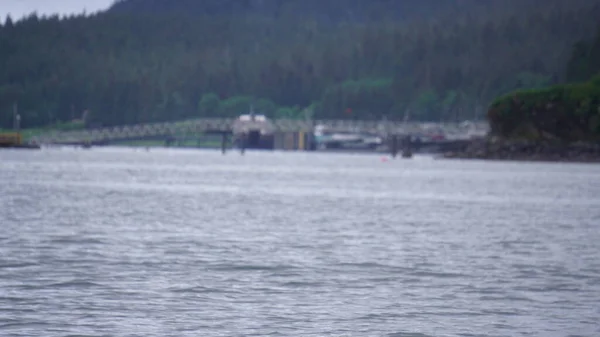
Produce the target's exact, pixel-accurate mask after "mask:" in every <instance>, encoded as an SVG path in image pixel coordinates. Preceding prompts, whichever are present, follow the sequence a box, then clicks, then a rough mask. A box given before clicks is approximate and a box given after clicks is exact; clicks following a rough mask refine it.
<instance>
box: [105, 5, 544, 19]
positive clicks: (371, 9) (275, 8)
mask: <svg viewBox="0 0 600 337" xmlns="http://www.w3.org/2000/svg"><path fill="white" fill-rule="evenodd" d="M544 2H545V1H543V0H534V1H531V0H529V1H525V3H524V2H523V1H519V0H488V1H481V0H420V1H414V0H202V1H198V0H177V1H173V0H121V1H117V2H116V3H115V4H114V5H113V6H112V7H111V9H110V12H112V13H135V14H140V13H155V14H157V13H160V14H165V13H171V14H178V15H181V14H184V15H211V16H236V15H245V16H260V17H262V18H267V19H280V18H282V17H287V18H291V19H293V20H312V19H314V20H318V21H320V22H322V23H339V22H347V21H352V22H361V21H380V20H381V19H382V18H387V19H394V20H415V19H431V18H435V17H439V16H449V15H455V14H458V13H464V12H466V11H468V12H471V13H482V12H485V11H488V10H490V9H491V8H494V9H496V10H497V9H501V8H507V7H511V6H513V5H515V4H517V3H519V6H526V7H527V6H541V5H543V3H544Z"/></svg>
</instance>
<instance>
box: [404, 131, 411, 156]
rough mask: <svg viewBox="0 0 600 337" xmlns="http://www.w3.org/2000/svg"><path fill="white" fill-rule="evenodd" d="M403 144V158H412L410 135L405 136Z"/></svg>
mask: <svg viewBox="0 0 600 337" xmlns="http://www.w3.org/2000/svg"><path fill="white" fill-rule="evenodd" d="M403 144H404V146H403V147H402V158H412V141H411V137H410V135H409V136H406V137H404V141H403Z"/></svg>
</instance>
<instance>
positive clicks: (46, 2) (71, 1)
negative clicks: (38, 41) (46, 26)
mask: <svg viewBox="0 0 600 337" xmlns="http://www.w3.org/2000/svg"><path fill="white" fill-rule="evenodd" d="M113 2H114V0H0V18H1V19H0V20H1V21H4V19H5V18H6V15H7V14H10V16H11V17H12V18H13V19H15V20H17V19H19V18H22V17H23V16H25V15H27V14H31V13H32V12H37V13H38V14H40V15H41V14H71V13H82V12H83V11H84V10H85V11H86V12H87V13H92V12H96V11H98V10H102V9H106V8H108V7H109V6H110V5H111V4H112V3H113Z"/></svg>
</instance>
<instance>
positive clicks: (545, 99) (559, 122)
mask: <svg viewBox="0 0 600 337" xmlns="http://www.w3.org/2000/svg"><path fill="white" fill-rule="evenodd" d="M488 120H489V122H490V127H491V132H492V135H494V136H498V137H500V138H503V139H511V140H528V141H558V142H581V141H586V142H589V141H599V140H600V75H598V76H596V77H594V78H593V79H591V80H590V81H587V82H583V83H574V84H565V85H557V86H553V87H549V88H546V89H537V90H526V91H517V92H514V93H511V94H508V95H505V96H503V97H500V98H498V99H497V100H496V101H495V102H493V104H492V105H491V106H490V109H489V110H488Z"/></svg>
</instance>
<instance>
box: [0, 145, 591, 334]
mask: <svg viewBox="0 0 600 337" xmlns="http://www.w3.org/2000/svg"><path fill="white" fill-rule="evenodd" d="M0 336H3V337H13V336H14V337H17V336H19V337H20V336H23V337H32V336H45V337H54V336H56V337H58V336H60V337H65V336H89V337H92V336H94V337H96V336H98V337H100V336H140V337H142V336H143V337H151V336H152V337H154V336H156V337H163V336H173V337H183V336H384V337H385V336H387V337H409V336H410V337H430V336H431V337H433V336H464V337H466V336H548V337H552V336H557V337H558V336H560V337H566V336H600V165H597V164H574V163H573V164H567V163H530V162H493V161H475V160H470V161H466V160H465V161H463V160H447V159H439V158H436V157H433V156H429V155H416V156H414V157H413V158H412V159H401V158H398V159H393V158H389V157H387V156H382V155H381V154H351V153H335V154H333V153H321V152H261V151H247V152H245V154H244V155H242V154H240V153H238V152H235V151H232V152H228V153H226V154H225V155H223V154H221V153H220V152H219V151H213V150H195V149H167V148H148V149H144V148H127V147H96V148H91V149H78V148H68V147H64V148H43V149H42V150H37V151H35V150H33V151H32V150H26V151H24V150H20V151H19V150H2V151H0Z"/></svg>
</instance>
